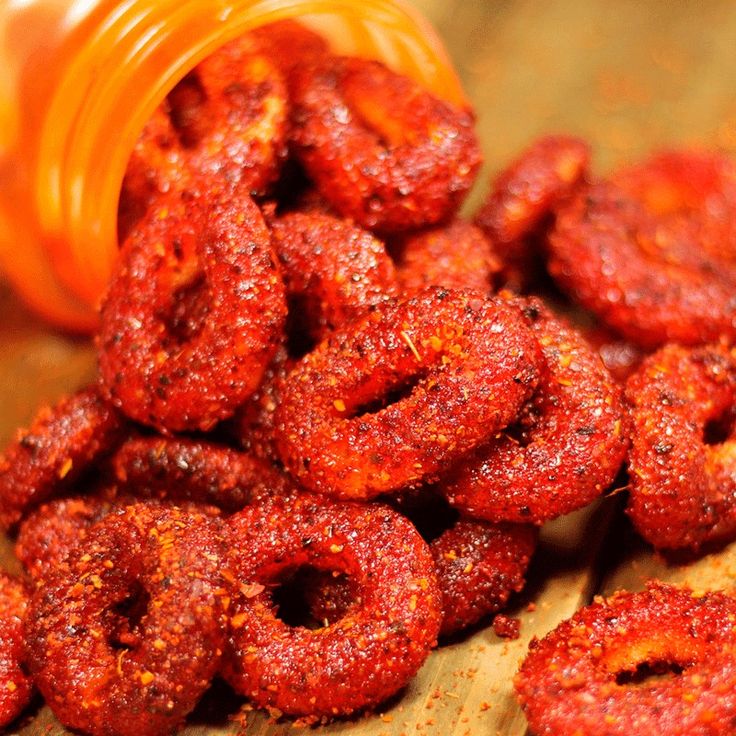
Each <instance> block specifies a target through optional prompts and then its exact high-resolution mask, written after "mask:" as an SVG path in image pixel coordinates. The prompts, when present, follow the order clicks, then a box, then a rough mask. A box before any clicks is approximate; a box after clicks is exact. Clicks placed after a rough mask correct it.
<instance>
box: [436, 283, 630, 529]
mask: <svg viewBox="0 0 736 736" xmlns="http://www.w3.org/2000/svg"><path fill="white" fill-rule="evenodd" d="M509 298H511V297H509ZM511 303H512V304H517V305H519V307H520V308H521V309H522V310H523V311H524V314H525V315H526V318H527V319H528V321H529V325H530V327H531V328H532V330H533V331H534V333H535V334H536V336H537V339H538V340H539V343H540V345H541V350H542V355H543V360H544V367H543V369H542V378H541V380H540V383H539V386H538V387H537V390H536V393H535V394H534V396H533V397H532V398H531V400H530V401H529V402H528V403H527V404H526V405H525V407H524V408H523V410H522V411H521V413H520V416H519V417H518V418H517V420H516V422H515V425H514V426H513V427H512V428H508V429H507V430H506V431H505V432H502V433H501V434H499V435H497V436H495V437H494V438H493V439H491V440H490V442H488V443H486V444H484V445H481V446H480V447H478V448H477V449H476V450H474V451H473V452H471V453H470V454H469V455H467V456H464V457H462V458H460V459H459V461H458V462H457V464H456V466H455V467H454V468H453V469H451V470H450V471H448V473H446V474H445V475H443V477H442V479H441V482H440V484H439V486H438V487H439V488H440V490H441V492H442V493H443V494H444V495H445V497H446V498H447V499H448V500H449V501H450V503H451V504H452V505H453V506H456V507H457V508H458V509H460V510H462V511H463V512H464V513H466V514H468V515H470V516H474V517H476V518H482V519H488V520H489V521H515V522H520V523H535V524H541V523H543V522H544V521H546V520H548V519H553V518H555V517H557V516H560V515H562V514H566V513H568V512H570V511H573V510H575V509H577V508H581V507H582V506H585V505H587V504H588V503H590V502H591V501H592V500H594V499H595V498H597V497H598V496H600V495H601V494H602V493H603V492H604V491H605V490H606V489H607V488H608V486H609V485H610V484H611V483H612V482H613V480H614V478H615V477H616V473H617V472H618V470H619V468H620V467H621V464H622V463H623V460H624V458H625V456H626V451H627V449H628V444H629V438H628V433H627V428H628V424H627V412H626V409H625V407H624V403H623V396H622V390H621V387H620V386H619V385H618V384H617V383H616V382H615V381H614V380H613V379H612V377H611V376H610V374H609V373H608V371H607V370H606V369H605V368H604V367H603V365H602V363H601V361H600V359H599V358H598V356H597V355H595V353H593V351H592V350H591V348H590V347H589V346H588V344H587V342H586V341H585V340H584V339H583V337H582V336H581V335H579V334H578V333H577V332H576V331H575V330H574V329H572V328H570V327H568V326H567V325H565V324H564V323H563V322H561V321H560V320H558V319H556V318H555V317H553V316H552V314H551V313H550V312H549V310H548V309H547V308H546V307H544V306H543V305H542V303H541V302H540V301H539V300H538V299H528V300H522V299H518V300H513V299H512V301H511Z"/></svg>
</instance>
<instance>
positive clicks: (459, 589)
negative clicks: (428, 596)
mask: <svg viewBox="0 0 736 736" xmlns="http://www.w3.org/2000/svg"><path fill="white" fill-rule="evenodd" d="M536 544H537V531H536V529H535V528H534V527H533V526H532V525H531V524H489V523H488V522H483V521H476V520H475V519H462V518H461V519H458V520H457V522H456V523H455V524H453V525H452V526H451V527H450V528H449V529H447V530H446V531H444V532H443V533H442V534H441V535H440V536H439V537H437V539H435V540H433V541H432V542H431V543H430V545H429V547H430V549H431V550H432V557H433V558H434V563H435V569H436V571H437V582H438V585H439V587H440V590H441V591H442V627H441V629H440V634H441V635H442V636H449V635H451V634H454V633H456V632H458V631H461V630H462V629H465V628H467V627H468V626H472V625H473V624H475V623H477V622H478V621H480V620H481V618H483V617H484V616H488V615H489V614H491V613H495V612H496V611H499V610H500V609H501V608H503V606H504V605H505V604H506V601H508V599H509V596H510V595H511V594H512V593H514V592H517V593H518V592H519V591H520V590H521V589H522V588H523V587H524V583H525V579H524V575H525V573H526V570H527V567H528V566H529V562H530V560H531V557H532V554H533V553H534V548H535V547H536Z"/></svg>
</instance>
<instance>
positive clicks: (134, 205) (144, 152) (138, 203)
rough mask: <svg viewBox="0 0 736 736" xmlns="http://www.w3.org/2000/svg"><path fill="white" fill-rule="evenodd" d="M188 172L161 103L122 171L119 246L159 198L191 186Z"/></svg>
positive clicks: (119, 205) (190, 177)
mask: <svg viewBox="0 0 736 736" xmlns="http://www.w3.org/2000/svg"><path fill="white" fill-rule="evenodd" d="M191 180H192V170H191V168H190V167H189V166H188V165H187V160H186V153H185V151H184V148H183V147H182V145H181V142H180V141H179V137H178V136H177V134H176V131H175V130H174V126H173V125H172V124H171V119H170V118H169V107H168V105H167V104H166V103H163V104H162V105H160V106H159V107H157V108H156V110H155V111H154V112H153V114H152V115H151V117H150V118H149V120H148V122H147V123H146V125H145V127H144V128H143V130H142V131H141V133H140V135H139V136H138V140H137V141H136V143H135V148H133V151H132V153H131V154H130V158H129V159H128V166H127V167H126V169H125V177H124V178H123V184H122V187H121V189H120V199H119V201H118V242H119V243H123V242H124V241H125V239H126V238H127V237H128V235H129V234H130V231H131V230H132V229H133V227H134V225H135V224H136V223H137V222H138V221H139V220H140V219H141V218H142V217H143V216H144V215H145V214H146V211H147V210H148V208H149V207H150V206H151V205H152V204H153V203H154V202H155V201H156V199H157V198H158V197H160V196H162V195H165V194H166V193H168V192H171V191H183V190H184V189H186V188H188V187H189V186H190V185H191Z"/></svg>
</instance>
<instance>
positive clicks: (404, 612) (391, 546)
mask: <svg viewBox="0 0 736 736" xmlns="http://www.w3.org/2000/svg"><path fill="white" fill-rule="evenodd" d="M229 526H230V530H231V534H232V540H233V541H232V546H233V549H235V550H236V552H235V554H234V559H233V568H234V572H235V575H236V578H237V580H238V582H239V583H240V586H241V590H245V591H246V592H244V593H241V594H240V595H239V596H237V597H236V598H235V599H234V600H233V615H232V617H231V634H230V643H231V651H230V654H229V655H228V657H227V658H226V669H225V676H226V679H227V680H228V682H229V683H230V684H231V685H232V686H233V687H234V688H235V689H236V690H237V691H238V692H240V693H242V694H244V695H246V696H247V697H248V698H250V699H251V700H252V701H253V702H254V703H255V704H256V705H258V706H261V707H269V708H272V709H274V708H275V709H277V711H278V712H281V713H286V714H289V715H297V716H317V717H319V716H327V717H333V716H337V715H344V714H350V713H353V712H354V711H356V710H359V709H363V708H367V707H371V706H377V705H378V704H379V703H381V702H382V701H384V700H385V699H386V698H388V697H389V696H391V695H393V694H394V693H395V692H397V691H398V690H399V689H401V688H402V687H403V686H404V685H405V684H406V683H407V682H408V681H409V679H410V678H411V677H412V676H413V675H414V674H415V672H416V671H417V670H418V669H419V667H420V666H421V664H422V663H423V662H424V660H425V658H426V657H427V655H428V654H429V651H430V649H431V648H432V647H433V646H434V644H435V642H436V637H437V632H438V630H439V625H440V595H439V591H438V589H437V582H436V579H435V574H434V569H433V564H432V558H431V556H430V554H429V550H428V549H427V546H426V544H425V543H424V542H423V540H422V538H421V537H420V536H419V534H418V533H417V532H416V530H414V528H413V527H412V526H411V524H410V523H409V522H408V521H407V520H405V519H404V518H403V517H401V516H400V515H399V514H397V513H396V512H394V511H392V510H391V509H389V508H387V507H385V506H380V505H371V506H367V505H358V504H348V503H342V504H340V503H329V502H327V503H323V502H321V501H315V500H314V499H309V498H306V497H304V498H296V499H290V500H288V501H284V500H282V499H273V500H271V501H268V502H266V503H265V504H263V505H261V506H253V507H249V508H246V509H244V510H243V511H241V512H239V513H238V514H236V515H234V516H233V517H231V518H230V520H229ZM302 566H308V567H315V568H318V569H323V570H337V571H340V572H343V573H346V574H347V575H349V576H351V577H353V578H354V579H355V580H356V582H357V585H359V586H360V589H361V595H362V603H361V605H360V606H359V607H355V608H352V609H351V610H350V611H348V612H347V614H346V615H345V616H344V617H343V618H341V619H340V620H339V621H336V622H335V623H334V624H332V625H330V626H327V627H325V628H323V629H319V630H316V631H312V630H309V629H306V628H303V627H289V626H287V625H286V624H285V623H284V622H282V621H280V620H279V619H278V618H276V616H275V613H274V611H273V604H272V600H271V596H270V593H269V587H270V586H272V585H274V584H275V583H278V581H279V578H280V576H282V575H283V574H284V573H285V572H289V571H290V570H294V569H296V568H299V567H302Z"/></svg>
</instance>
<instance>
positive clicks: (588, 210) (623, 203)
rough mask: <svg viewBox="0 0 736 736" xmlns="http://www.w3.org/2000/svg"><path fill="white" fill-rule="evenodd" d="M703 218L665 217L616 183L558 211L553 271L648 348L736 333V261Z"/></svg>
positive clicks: (594, 187) (595, 187)
mask: <svg viewBox="0 0 736 736" xmlns="http://www.w3.org/2000/svg"><path fill="white" fill-rule="evenodd" d="M702 235H703V228H702V227H701V226H700V223H699V222H698V221H697V220H693V219H692V218H689V219H680V218H674V219H672V220H669V221H668V220H664V219H662V217H661V216H659V215H657V214H656V213H654V212H652V211H650V210H649V209H647V207H646V206H645V205H644V204H643V203H642V202H640V201H639V200H638V199H636V198H634V197H633V196H632V195H631V194H630V193H629V192H628V191H627V190H626V189H624V188H622V187H621V186H620V185H616V184H614V183H611V182H598V183H596V184H591V185H590V186H589V187H587V188H585V189H584V191H582V192H581V193H580V194H579V195H578V196H577V197H575V198H574V199H573V200H572V201H570V202H568V203H567V204H565V205H564V206H563V207H562V208H561V209H560V210H559V211H558V214H557V219H556V224H555V227H554V228H553V230H552V231H551V232H550V234H549V238H548V241H549V251H550V257H549V262H548V266H549V271H550V273H551V274H552V276H553V277H554V278H555V280H556V281H557V283H558V284H559V285H560V287H561V288H563V289H564V290H565V291H567V292H568V293H569V294H570V295H571V296H572V297H573V299H574V300H575V301H576V302H578V303H579V304H580V305H582V306H583V307H584V308H586V309H589V310H590V311H592V312H593V313H594V314H595V315H596V316H597V317H598V318H599V319H600V320H601V321H602V322H603V323H604V324H606V325H608V326H609V327H611V328H612V329H613V330H615V331H616V332H618V333H619V334H620V335H622V336H624V337H626V338H628V339H629V340H631V341H632V342H633V343H635V344H636V345H639V346H641V347H643V348H656V347H658V346H660V345H663V344H665V343H666V342H680V343H685V344H699V343H704V342H709V341H717V340H718V339H719V338H720V337H721V336H726V337H727V338H731V339H733V338H734V337H736V297H734V293H736V260H735V259H734V258H733V256H732V255H730V251H731V250H732V249H731V247H730V246H728V245H727V244H724V247H723V252H722V253H721V255H716V254H714V253H713V252H712V249H711V247H710V246H708V245H707V242H706V241H707V239H705V240H704V238H703V237H702Z"/></svg>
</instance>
